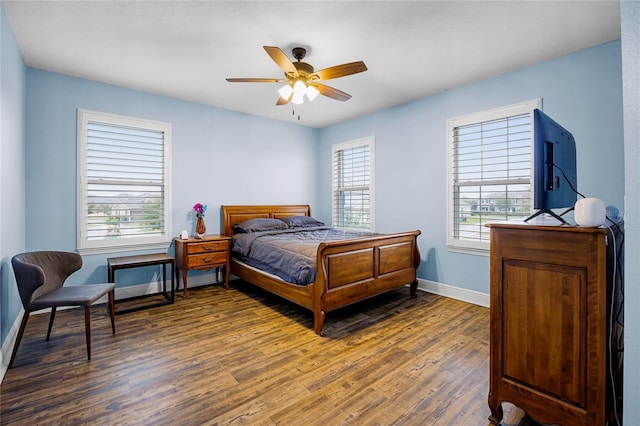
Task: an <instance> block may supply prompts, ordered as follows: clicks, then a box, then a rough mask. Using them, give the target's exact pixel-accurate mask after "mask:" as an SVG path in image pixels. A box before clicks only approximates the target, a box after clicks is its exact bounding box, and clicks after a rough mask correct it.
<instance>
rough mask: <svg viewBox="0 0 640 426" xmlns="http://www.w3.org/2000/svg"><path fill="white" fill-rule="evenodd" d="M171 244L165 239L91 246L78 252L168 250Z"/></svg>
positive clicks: (91, 253)
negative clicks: (146, 242)
mask: <svg viewBox="0 0 640 426" xmlns="http://www.w3.org/2000/svg"><path fill="white" fill-rule="evenodd" d="M169 246H171V241H165V242H161V243H153V244H132V245H122V246H110V247H91V248H78V254H80V255H83V256H84V255H93V254H108V253H122V252H129V251H140V250H164V251H166V250H167V249H168V248H169Z"/></svg>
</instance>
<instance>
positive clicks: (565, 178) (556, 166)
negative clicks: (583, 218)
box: [553, 164, 587, 198]
mask: <svg viewBox="0 0 640 426" xmlns="http://www.w3.org/2000/svg"><path fill="white" fill-rule="evenodd" d="M553 167H555V168H556V169H558V170H560V173H562V176H564V180H566V181H567V183H568V184H569V186H570V187H571V190H572V191H573V192H575V193H576V194H578V195H579V196H581V197H582V198H587V197H585V196H584V195H582V194H581V193H579V192H578V190H577V189H576V187H575V186H573V183H572V182H571V181H570V180H569V178H568V177H567V175H566V174H564V170H562V168H560V167H559V166H558V165H556V164H553Z"/></svg>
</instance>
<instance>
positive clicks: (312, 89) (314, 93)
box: [306, 85, 320, 101]
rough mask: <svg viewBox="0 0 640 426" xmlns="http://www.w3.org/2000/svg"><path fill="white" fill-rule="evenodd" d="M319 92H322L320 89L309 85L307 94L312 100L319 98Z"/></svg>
mask: <svg viewBox="0 0 640 426" xmlns="http://www.w3.org/2000/svg"><path fill="white" fill-rule="evenodd" d="M319 94H320V92H319V91H318V89H316V88H315V87H313V86H312V85H309V86H307V93H306V95H307V98H309V100H310V101H313V100H314V99H315V98H317V97H318V95H319Z"/></svg>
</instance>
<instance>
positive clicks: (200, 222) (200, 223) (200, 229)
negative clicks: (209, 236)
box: [193, 203, 207, 238]
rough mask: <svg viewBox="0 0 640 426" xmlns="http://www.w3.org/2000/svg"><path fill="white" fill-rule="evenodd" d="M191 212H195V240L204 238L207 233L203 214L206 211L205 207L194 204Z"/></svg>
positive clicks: (204, 205) (200, 204)
mask: <svg viewBox="0 0 640 426" xmlns="http://www.w3.org/2000/svg"><path fill="white" fill-rule="evenodd" d="M193 211H194V212H196V217H197V218H198V219H197V221H196V238H202V237H204V234H205V233H206V232H207V227H206V226H205V224H204V213H205V212H206V211H207V205H206V204H202V203H196V204H194V206H193Z"/></svg>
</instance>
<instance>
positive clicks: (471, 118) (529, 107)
mask: <svg viewBox="0 0 640 426" xmlns="http://www.w3.org/2000/svg"><path fill="white" fill-rule="evenodd" d="M536 108H538V109H541V108H542V99H541V98H538V99H533V100H529V101H525V102H521V103H517V104H512V105H507V106H503V107H499V108H494V109H489V110H484V111H480V112H475V113H471V114H466V115H463V116H459V117H454V118H450V119H448V120H447V129H446V131H447V135H446V140H447V211H446V215H447V249H448V250H449V251H452V252H459V253H465V254H477V255H484V256H488V255H489V249H490V242H489V241H473V240H465V239H460V238H456V237H455V235H454V234H455V223H454V212H455V203H456V198H455V194H456V190H455V188H456V182H455V176H454V173H455V161H456V157H455V154H454V148H455V145H454V142H455V141H454V130H455V129H456V128H458V127H462V126H467V125H473V124H480V123H483V122H488V121H493V120H499V119H505V118H508V117H513V116H517V115H522V114H527V113H528V114H529V115H530V117H531V122H530V126H531V132H530V134H531V139H530V145H529V146H530V152H531V172H530V174H529V185H530V187H531V188H532V189H533V138H534V134H533V110H534V109H536ZM530 198H531V200H530V205H531V206H533V190H531V192H530ZM532 210H533V208H532Z"/></svg>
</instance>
